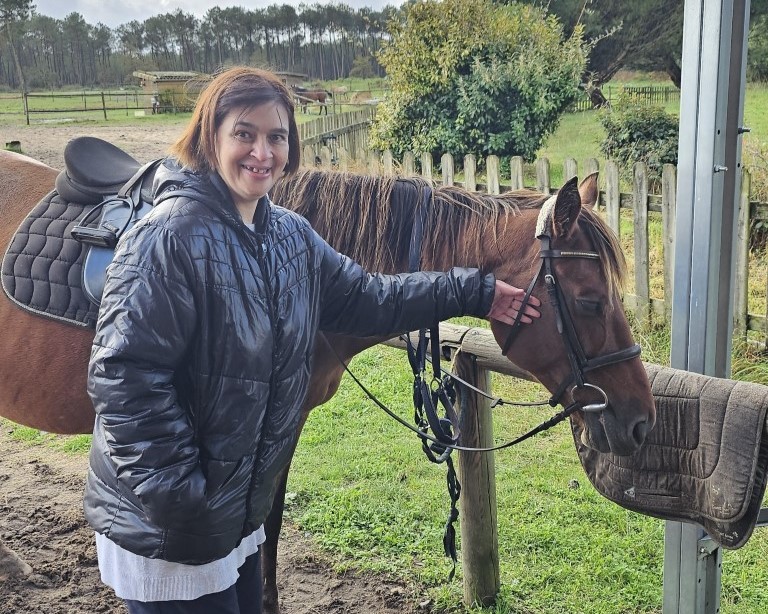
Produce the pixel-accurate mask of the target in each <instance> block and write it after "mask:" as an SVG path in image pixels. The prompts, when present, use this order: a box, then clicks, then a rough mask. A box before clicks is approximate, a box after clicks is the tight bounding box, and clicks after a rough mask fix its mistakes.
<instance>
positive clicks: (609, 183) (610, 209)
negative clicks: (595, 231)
mask: <svg viewBox="0 0 768 614" xmlns="http://www.w3.org/2000/svg"><path fill="white" fill-rule="evenodd" d="M620 207H621V184H620V183H619V166H618V165H617V164H616V163H615V162H614V161H613V160H609V161H608V163H607V164H606V165H605V217H606V220H607V222H608V226H610V227H611V229H612V230H613V232H615V233H616V236H617V237H618V236H620V232H621V215H620V213H619V211H620V209H619V208H620Z"/></svg>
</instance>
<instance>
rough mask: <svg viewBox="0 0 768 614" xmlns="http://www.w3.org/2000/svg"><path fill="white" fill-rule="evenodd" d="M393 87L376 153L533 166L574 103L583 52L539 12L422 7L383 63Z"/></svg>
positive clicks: (465, 4) (477, 0)
mask: <svg viewBox="0 0 768 614" xmlns="http://www.w3.org/2000/svg"><path fill="white" fill-rule="evenodd" d="M379 59H380V62H381V64H382V65H383V66H384V68H385V69H386V71H387V75H388V76H389V79H390V83H391V86H392V94H391V96H390V97H389V98H388V99H387V100H386V101H385V102H384V103H383V104H382V105H380V107H379V112H378V114H377V118H376V121H375V123H374V125H373V126H372V130H371V143H372V147H373V148H375V149H387V148H389V149H392V150H393V152H394V153H395V154H396V155H397V156H401V155H402V154H403V152H405V151H407V150H412V151H415V152H429V153H431V154H432V155H433V156H434V157H437V156H439V155H440V154H442V153H450V154H453V155H454V156H455V157H462V156H464V155H466V154H470V153H472V154H475V155H476V156H477V157H478V158H483V157H485V156H488V155H489V154H494V155H498V156H502V157H505V156H512V155H522V156H524V157H525V158H527V159H532V158H533V157H534V156H535V154H536V150H537V149H538V148H539V147H540V146H541V144H542V142H543V141H544V139H545V138H546V136H547V135H549V134H551V133H552V132H553V131H554V130H555V128H556V127H557V123H558V121H559V119H560V116H561V115H562V113H563V112H564V111H565V109H566V108H568V106H569V105H570V104H572V103H573V101H574V100H575V99H576V97H577V95H578V85H579V81H580V76H581V73H582V71H583V69H584V66H585V63H586V48H585V45H584V43H583V41H582V38H581V30H580V29H578V28H577V29H576V30H575V32H574V34H573V35H572V36H571V37H570V38H568V39H567V40H563V35H562V28H561V26H560V24H559V23H558V21H557V20H556V19H555V18H554V17H552V16H548V15H546V13H544V11H543V10H542V9H540V8H537V7H532V6H522V5H519V4H511V5H509V6H499V5H497V4H494V3H493V2H492V1H491V0H444V1H443V2H437V1H436V0H426V1H425V2H420V3H415V4H412V5H410V6H408V7H407V9H406V13H405V20H404V22H403V23H400V24H394V25H393V26H392V39H391V41H390V43H389V44H388V45H387V46H386V48H385V49H384V51H383V52H382V53H381V54H380V58H379Z"/></svg>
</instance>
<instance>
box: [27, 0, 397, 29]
mask: <svg viewBox="0 0 768 614" xmlns="http://www.w3.org/2000/svg"><path fill="white" fill-rule="evenodd" d="M302 2H304V3H305V4H315V3H318V4H330V3H331V2H329V0H33V3H34V4H35V5H36V6H37V12H38V13H39V14H40V15H47V16H48V17H54V18H56V19H62V18H63V17H66V16H67V15H69V14H70V13H73V12H74V13H80V14H81V15H82V16H83V19H85V21H86V23H89V24H91V25H96V24H97V23H99V22H101V23H103V24H105V25H108V26H109V27H110V28H115V27H117V26H119V25H121V24H124V23H127V22H129V21H131V20H133V19H136V20H138V21H144V20H145V19H147V18H148V17H152V16H153V15H160V14H162V13H173V12H174V11H176V9H182V10H183V11H184V12H185V13H192V14H193V15H194V16H195V17H197V18H198V19H201V18H202V17H203V15H205V13H206V11H207V10H208V9H210V8H211V7H214V6H219V7H222V8H224V7H226V6H243V7H245V8H248V9H255V8H261V7H265V6H268V5H270V4H292V5H293V6H295V7H298V6H299V4H301V3H302ZM333 3H334V4H340V3H341V2H333ZM344 4H347V5H349V6H351V7H352V8H355V9H357V8H362V7H364V6H367V7H371V8H374V9H376V10H379V9H381V8H382V7H384V6H386V5H387V4H394V5H400V4H402V0H344Z"/></svg>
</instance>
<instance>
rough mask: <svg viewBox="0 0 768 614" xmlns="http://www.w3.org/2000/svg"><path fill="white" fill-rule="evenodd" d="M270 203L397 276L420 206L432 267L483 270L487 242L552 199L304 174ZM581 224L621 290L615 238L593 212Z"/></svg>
mask: <svg viewBox="0 0 768 614" xmlns="http://www.w3.org/2000/svg"><path fill="white" fill-rule="evenodd" d="M272 198H273V199H274V201H275V202H276V203H277V204H279V205H281V206H284V207H287V208H289V209H292V210H293V211H296V212H297V213H299V214H300V215H302V216H304V217H306V218H307V219H308V220H309V221H310V222H311V224H312V226H313V227H314V228H315V230H316V231H317V232H318V233H319V234H320V235H321V236H322V237H323V238H324V239H325V240H326V241H328V243H330V244H331V245H332V246H333V247H334V248H335V249H336V250H337V251H339V252H341V253H343V254H346V255H348V256H350V257H351V258H353V259H354V260H356V261H357V262H359V263H360V264H361V265H363V267H364V268H366V269H367V270H370V271H381V272H395V271H401V270H402V264H403V263H404V262H407V259H408V250H409V246H410V240H411V232H412V228H413V225H414V220H415V213H416V210H417V205H418V204H419V203H424V204H425V208H426V218H425V222H426V223H425V230H424V236H425V252H423V255H424V256H425V257H426V258H427V259H428V260H430V261H435V260H436V258H437V256H438V255H439V254H440V253H448V254H451V257H452V260H453V261H454V264H457V265H461V264H464V265H469V264H473V265H474V266H478V267H480V268H483V266H484V263H485V261H486V259H487V254H486V252H487V251H488V244H489V240H494V241H495V240H496V238H497V234H498V232H500V231H502V230H503V229H504V227H505V226H504V224H506V222H507V219H508V218H509V217H513V216H516V215H517V214H518V213H519V212H520V211H521V210H523V209H537V208H540V207H541V205H542V204H543V203H544V201H545V200H546V198H547V197H546V196H545V195H543V194H541V193H539V192H534V191H532V190H515V191H512V192H505V193H504V194H501V195H488V194H481V193H478V192H470V191H468V190H465V189H463V188H461V187H458V186H437V185H433V184H432V183H431V182H429V181H427V180H425V179H423V178H421V177H408V178H402V177H399V178H398V177H382V176H371V175H359V174H354V173H346V172H334V171H316V170H301V171H299V172H298V173H297V174H296V175H294V176H292V177H289V178H287V179H284V180H281V181H280V182H278V184H277V185H276V186H275V188H274V189H273V191H272ZM425 199H426V200H425ZM499 216H503V221H504V223H503V224H501V225H499V223H498V221H499ZM579 219H580V224H581V226H582V229H583V230H584V231H585V232H587V233H588V236H589V238H590V240H591V241H592V243H593V245H594V248H595V250H596V251H597V252H598V253H599V254H600V256H601V262H602V263H603V266H604V267H605V276H606V279H607V280H608V283H609V284H611V285H612V286H615V287H621V285H622V284H623V279H624V274H625V273H624V271H625V269H626V265H625V261H624V255H623V254H622V251H621V247H620V245H619V243H618V240H617V239H616V237H615V235H614V234H613V232H612V231H611V230H610V228H609V227H608V225H607V224H606V223H605V222H604V221H603V220H602V218H601V217H600V216H599V215H597V214H596V213H594V212H593V211H592V210H591V209H589V208H588V207H584V208H583V209H582V215H581V216H580V217H579ZM429 237H432V239H431V240H430V239H429ZM459 239H460V240H459ZM398 267H399V268H398Z"/></svg>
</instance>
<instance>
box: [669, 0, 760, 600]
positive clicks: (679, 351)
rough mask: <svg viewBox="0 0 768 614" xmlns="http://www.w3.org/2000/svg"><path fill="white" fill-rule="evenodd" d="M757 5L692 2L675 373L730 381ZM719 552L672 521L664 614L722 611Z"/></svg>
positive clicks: (736, 0) (686, 45) (738, 0)
mask: <svg viewBox="0 0 768 614" xmlns="http://www.w3.org/2000/svg"><path fill="white" fill-rule="evenodd" d="M749 4H750V0H686V2H685V22H684V31H683V70H682V85H681V92H680V111H681V112H680V144H679V154H678V179H677V209H676V221H675V256H674V258H675V273H674V296H673V302H672V341H671V345H672V353H671V366H672V367H675V368H677V369H686V370H688V371H692V372H696V373H703V374H706V375H712V376H715V377H727V376H728V375H729V372H730V353H731V337H732V331H733V307H732V304H731V297H732V296H733V277H734V275H733V273H734V270H733V269H734V266H735V249H736V245H735V241H734V239H735V237H736V236H737V233H736V223H737V215H736V211H737V206H738V193H739V191H740V181H741V136H740V134H741V133H740V131H739V128H740V127H741V122H742V119H743V108H744V88H745V86H744V83H745V74H746V41H747V32H748V28H749ZM721 561H722V553H721V551H720V548H718V547H717V546H716V545H715V544H714V543H713V542H712V541H711V540H709V539H708V538H707V537H706V535H705V533H704V531H703V530H702V529H701V528H699V527H698V526H696V525H693V524H688V523H679V522H668V523H667V524H666V530H665V536H664V605H663V612H664V614H715V613H716V612H718V611H719V601H720V572H721Z"/></svg>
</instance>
